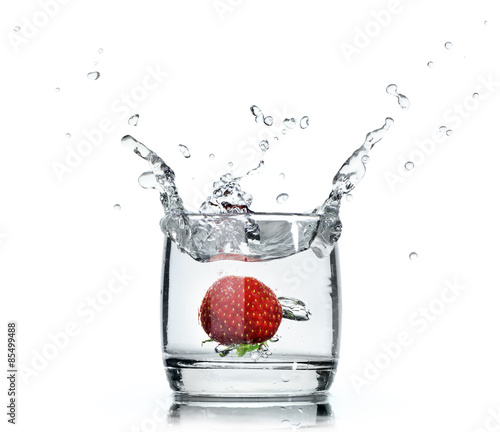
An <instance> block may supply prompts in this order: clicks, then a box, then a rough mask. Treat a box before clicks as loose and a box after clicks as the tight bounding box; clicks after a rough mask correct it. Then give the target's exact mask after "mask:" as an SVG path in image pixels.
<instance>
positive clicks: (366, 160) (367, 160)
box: [361, 155, 370, 164]
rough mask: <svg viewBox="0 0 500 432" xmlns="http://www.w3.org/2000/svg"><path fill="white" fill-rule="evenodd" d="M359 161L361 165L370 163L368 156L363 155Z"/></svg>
mask: <svg viewBox="0 0 500 432" xmlns="http://www.w3.org/2000/svg"><path fill="white" fill-rule="evenodd" d="M361 161H362V162H363V163H365V164H366V163H368V162H370V156H368V155H364V156H363V157H362V158H361Z"/></svg>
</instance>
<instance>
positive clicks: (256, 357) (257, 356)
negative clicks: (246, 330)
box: [250, 351, 260, 361]
mask: <svg viewBox="0 0 500 432" xmlns="http://www.w3.org/2000/svg"><path fill="white" fill-rule="evenodd" d="M250 358H251V359H252V360H254V361H257V360H259V359H260V352H258V351H253V352H252V354H250Z"/></svg>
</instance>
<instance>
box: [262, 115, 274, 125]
mask: <svg viewBox="0 0 500 432" xmlns="http://www.w3.org/2000/svg"><path fill="white" fill-rule="evenodd" d="M273 121H274V120H273V118H272V117H271V116H266V117H265V118H264V123H265V125H266V126H272V125H273Z"/></svg>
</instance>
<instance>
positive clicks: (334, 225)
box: [311, 117, 394, 258]
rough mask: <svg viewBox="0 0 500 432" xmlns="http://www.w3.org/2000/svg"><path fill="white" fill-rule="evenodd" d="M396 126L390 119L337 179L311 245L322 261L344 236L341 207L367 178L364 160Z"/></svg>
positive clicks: (321, 210) (369, 137)
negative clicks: (341, 236)
mask: <svg viewBox="0 0 500 432" xmlns="http://www.w3.org/2000/svg"><path fill="white" fill-rule="evenodd" d="M393 123H394V120H393V119H392V118H391V117H387V118H386V119H385V122H384V125H383V126H382V127H381V128H379V129H375V130H373V131H371V132H369V133H368V134H367V135H366V138H365V141H364V143H363V145H362V146H361V147H359V148H358V149H357V150H356V151H354V153H353V154H352V155H351V156H350V157H349V158H348V159H347V160H346V161H345V162H344V164H343V165H342V166H341V168H340V170H339V171H338V172H337V174H336V175H335V177H334V178H333V187H332V191H331V193H330V196H329V197H328V198H327V199H326V201H325V202H324V203H323V204H322V205H321V206H319V207H318V208H317V209H316V210H315V212H316V213H318V214H320V215H321V216H322V217H321V220H320V222H319V226H318V232H317V234H316V237H315V239H314V241H313V243H312V244H311V249H312V250H313V252H314V253H315V255H316V256H317V257H318V258H323V257H325V256H327V255H329V254H330V252H331V251H332V250H333V247H334V246H335V243H336V242H337V240H338V239H339V238H340V234H341V232H342V223H341V222H340V218H339V210H340V203H341V200H342V197H343V196H344V195H346V194H348V193H350V192H351V191H352V190H353V189H354V188H355V187H356V186H357V185H358V183H359V182H360V181H361V179H362V178H363V177H364V176H365V172H366V167H365V164H364V163H363V161H362V158H363V156H365V155H367V154H368V153H369V152H370V150H371V149H372V148H373V146H374V145H375V144H376V143H378V142H379V141H380V140H381V139H382V138H383V137H384V135H385V134H386V133H387V131H388V130H389V128H390V127H391V126H392V124H393Z"/></svg>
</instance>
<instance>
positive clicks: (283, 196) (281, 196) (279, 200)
mask: <svg viewBox="0 0 500 432" xmlns="http://www.w3.org/2000/svg"><path fill="white" fill-rule="evenodd" d="M286 200H288V194H286V193H280V194H279V195H278V196H277V197H276V202H277V203H278V204H283V203H284V202H286Z"/></svg>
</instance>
